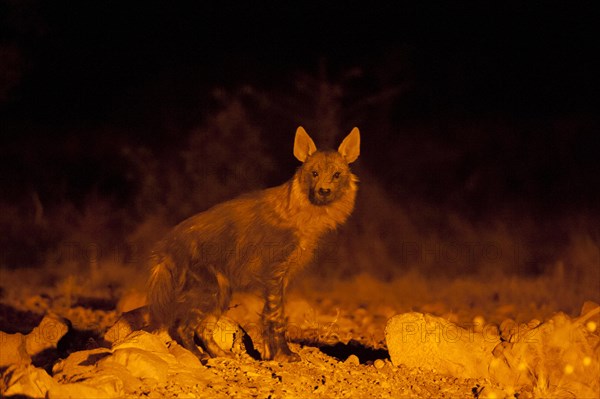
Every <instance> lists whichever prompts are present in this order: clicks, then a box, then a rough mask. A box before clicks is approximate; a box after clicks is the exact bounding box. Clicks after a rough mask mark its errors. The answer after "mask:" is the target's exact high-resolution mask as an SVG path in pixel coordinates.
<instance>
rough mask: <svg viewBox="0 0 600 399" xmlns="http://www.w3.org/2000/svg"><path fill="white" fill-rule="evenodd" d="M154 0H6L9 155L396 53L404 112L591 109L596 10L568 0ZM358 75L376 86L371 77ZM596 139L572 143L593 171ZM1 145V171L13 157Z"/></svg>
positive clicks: (586, 117) (2, 39)
mask: <svg viewBox="0 0 600 399" xmlns="http://www.w3.org/2000/svg"><path fill="white" fill-rule="evenodd" d="M160 3H161V4H159V2H123V1H101V2H92V1H83V2H72V1H52V2H45V1H41V0H38V1H36V0H31V1H25V2H18V1H7V0H3V1H1V2H0V46H1V49H2V54H4V56H3V58H4V59H3V60H2V63H3V64H4V65H3V66H2V69H1V71H0V72H1V73H2V75H1V76H2V80H3V81H2V82H1V83H2V86H1V87H0V89H1V90H2V92H0V101H1V102H0V107H1V108H0V118H1V119H2V125H3V127H2V130H3V133H2V137H3V138H2V142H3V144H2V145H3V147H5V148H9V150H6V151H8V152H9V154H10V156H12V157H13V158H15V157H18V155H15V154H16V153H17V154H18V152H19V149H21V148H27V149H28V151H29V153H30V154H31V153H33V154H34V155H33V156H35V154H36V151H38V152H40V151H52V149H51V148H52V145H50V147H47V146H48V143H49V142H48V141H47V140H46V139H43V138H42V136H49V135H54V136H59V137H60V136H61V135H64V134H65V132H70V131H71V130H70V129H71V128H78V129H81V128H90V129H89V131H90V132H94V131H98V130H97V129H95V128H98V127H107V126H108V127H118V128H121V130H119V131H121V132H122V131H129V132H131V133H129V134H132V135H134V134H138V135H139V133H135V132H139V131H144V132H146V133H144V134H147V135H148V136H150V135H152V134H159V135H160V132H158V133H157V132H156V131H153V130H152V129H153V127H156V126H157V125H160V124H159V123H158V124H157V119H158V118H159V117H160V115H162V114H164V113H165V112H171V113H173V114H174V115H176V117H177V116H181V119H182V120H183V119H186V118H188V119H189V120H188V121H187V122H182V123H189V124H191V125H193V124H194V123H198V120H197V118H199V117H200V116H201V115H199V116H197V117H193V116H190V114H193V113H195V112H198V110H199V109H202V106H203V104H205V103H206V104H208V103H209V101H210V96H211V91H212V90H213V88H215V87H226V88H227V87H229V88H235V87H239V86H240V85H242V84H247V83H249V84H252V85H254V86H255V87H259V88H262V89H264V90H271V89H278V90H286V89H288V88H289V87H292V85H293V84H290V82H293V81H294V79H295V76H296V74H297V73H298V72H302V71H308V72H309V73H313V74H314V73H316V71H317V70H318V65H319V61H320V60H325V61H326V62H327V65H328V68H329V70H330V74H331V75H332V76H336V74H339V73H342V72H343V71H345V70H348V69H350V68H353V67H360V68H362V69H363V70H364V71H366V73H367V74H369V73H372V72H373V73H374V71H378V72H377V73H378V74H379V75H378V76H385V74H386V71H384V72H382V71H381V70H382V69H385V68H387V66H391V67H390V68H392V69H393V68H396V70H395V71H389V75H394V74H396V75H401V74H402V73H404V72H403V71H402V70H401V69H402V68H405V70H406V76H408V80H409V81H410V83H411V87H412V89H411V90H409V92H408V93H407V94H406V96H405V97H404V98H403V99H402V101H400V105H401V107H399V108H401V109H398V110H397V111H398V112H397V113H396V116H395V118H396V119H397V120H404V119H406V120H416V121H417V123H418V122H419V121H429V120H431V119H435V118H438V117H439V115H446V117H447V114H450V115H451V117H452V115H456V116H457V117H460V118H462V119H461V120H464V119H465V118H466V119H469V118H472V119H478V118H490V117H491V118H498V119H499V120H503V119H504V118H509V119H512V120H517V121H524V122H523V123H524V124H527V123H530V124H531V123H532V122H530V121H531V120H534V121H535V120H553V119H555V118H558V119H560V117H562V116H565V117H571V118H575V119H578V118H581V120H583V121H584V122H582V123H584V124H588V125H589V124H590V123H591V124H593V125H594V126H595V124H596V122H597V103H598V101H597V100H596V97H597V95H598V88H599V87H598V76H597V75H598V72H597V71H598V70H600V66H599V65H598V63H597V61H595V55H597V52H598V46H597V44H598V39H597V38H598V37H599V36H600V35H598V32H597V31H598V29H597V28H596V27H595V25H597V20H596V19H595V18H594V15H593V13H592V12H591V11H592V10H589V9H585V8H583V6H579V5H577V6H574V5H572V4H571V3H570V2H539V3H537V5H536V4H534V3H530V2H527V5H523V4H525V3H524V2H496V3H494V4H493V5H490V4H491V3H487V2H486V3H481V2H473V3H471V2H467V3H463V2H459V3H456V4H452V5H442V4H441V3H435V5H428V3H426V2H420V1H414V2H381V3H376V2H339V3H338V2H333V3H331V2H322V3H321V4H319V3H317V2H310V3H306V2H297V4H292V3H289V4H287V3H286V4H285V5H281V4H282V3H275V2H267V3H264V4H261V5H260V6H257V5H256V4H251V3H250V2H248V3H244V4H242V3H241V2H234V1H231V2H219V5H218V6H216V5H215V4H217V3H216V2H193V3H192V2H190V3H178V5H176V6H171V5H169V6H167V5H165V4H166V3H164V2H160ZM192 4H193V5H192ZM403 57H404V58H403ZM394 60H396V61H394ZM399 71H400V72H399ZM392 80H393V79H392ZM365 81H366V82H367V83H365V84H366V85H367V88H366V89H365V92H369V87H368V85H369V84H373V82H374V81H376V79H373V80H369V79H365ZM165 110H170V111H165ZM533 123H534V124H535V122H533ZM539 129H541V128H538V130H539ZM158 130H160V128H158ZM371 130H376V129H371ZM584 130H585V132H589V131H590V129H584ZM591 130H594V129H591ZM101 131H102V132H106V130H101ZM151 132H153V133H151ZM287 133H288V132H286V134H287ZM89 134H94V133H89ZM102 134H105V133H102ZM120 134H121V133H120ZM499 134H501V133H499ZM577 134H579V133H577ZM586 134H588V133H584V135H586ZM373 137H375V136H373ZM145 138H148V137H145ZM145 138H142V140H143V139H145ZM593 141H594V140H592V139H591V138H590V137H589V136H584V137H582V138H581V141H579V139H577V143H580V144H578V145H575V147H577V148H580V147H583V148H584V153H585V158H586V159H585V162H586V163H585V164H583V166H581V168H585V169H586V173H587V174H590V175H591V172H590V171H589V167H590V166H593V167H597V165H589V161H590V159H589V158H590V155H589V154H590V153H591V151H592V150H591V149H589V148H588V147H589V146H588V144H589V143H592V142H593ZM557 143H558V145H560V143H561V142H560V141H558V142H557ZM4 155H6V154H4ZM30 156H32V155H30ZM9 158H10V157H5V161H4V162H1V163H0V164H1V165H2V168H3V169H5V170H4V171H3V173H4V175H7V174H12V173H13V170H11V168H14V162H12V161H6V159H9ZM574 162H575V163H576V162H577V160H574ZM548 173H552V171H550V172H548ZM578 173H579V171H578V170H577V168H575V172H572V174H578ZM587 174H586V178H587ZM568 176H570V175H567V178H568ZM6 181H7V183H6ZM5 183H6V184H9V185H14V184H15V181H14V179H8V180H7V179H5ZM585 184H586V185H588V183H585ZM587 193H588V192H586V193H583V194H581V195H587Z"/></svg>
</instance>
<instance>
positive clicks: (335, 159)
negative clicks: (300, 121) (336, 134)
mask: <svg viewBox="0 0 600 399" xmlns="http://www.w3.org/2000/svg"><path fill="white" fill-rule="evenodd" d="M359 153H360V133H359V131H358V128H356V127H355V128H354V129H352V131H351V132H350V134H348V136H346V138H345V139H344V140H343V141H342V144H340V146H339V148H338V150H337V151H334V150H325V151H318V150H317V147H316V146H315V143H314V141H313V140H312V139H311V138H310V136H309V135H308V133H306V131H305V130H304V128H303V127H302V126H300V127H299V128H298V129H297V130H296V139H295V140H294V156H295V157H296V158H298V160H299V161H301V162H303V164H302V166H301V167H300V169H299V170H298V178H299V179H300V183H301V185H302V188H303V191H304V193H305V194H307V195H308V199H309V201H310V202H311V203H312V204H313V205H327V204H330V203H332V202H334V201H336V200H338V199H340V198H342V197H343V196H344V195H345V194H346V193H347V192H348V190H350V189H351V188H352V187H354V185H353V182H354V181H353V179H356V177H355V176H354V175H353V174H352V173H351V172H350V167H349V166H348V165H349V164H351V163H352V162H354V161H355V160H356V158H358V155H359Z"/></svg>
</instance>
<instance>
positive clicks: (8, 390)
mask: <svg viewBox="0 0 600 399" xmlns="http://www.w3.org/2000/svg"><path fill="white" fill-rule="evenodd" d="M59 385H60V384H59V383H58V382H56V381H55V380H53V379H52V377H50V376H49V375H48V373H47V372H46V371H45V370H44V369H41V368H37V367H34V366H33V365H13V366H11V367H9V368H8V369H7V370H6V371H5V372H4V373H3V375H2V384H1V385H0V394H2V395H0V396H2V397H9V396H22V397H31V398H43V397H46V393H47V392H48V390H50V389H52V388H56V387H58V386H59Z"/></svg>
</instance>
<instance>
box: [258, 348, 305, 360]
mask: <svg viewBox="0 0 600 399" xmlns="http://www.w3.org/2000/svg"><path fill="white" fill-rule="evenodd" d="M264 359H265V360H275V361H277V362H282V363H291V362H299V361H300V360H302V358H301V357H300V355H299V354H297V353H296V352H292V350H291V349H290V348H289V347H288V346H287V344H282V345H277V346H271V347H269V345H267V346H266V347H265V356H264Z"/></svg>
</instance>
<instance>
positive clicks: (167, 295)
mask: <svg viewBox="0 0 600 399" xmlns="http://www.w3.org/2000/svg"><path fill="white" fill-rule="evenodd" d="M172 271H173V267H172V265H171V264H170V263H169V262H168V261H165V260H163V261H160V262H157V263H155V264H154V266H153V267H152V272H151V274H150V280H149V281H148V310H149V313H150V322H151V324H152V325H153V326H154V327H160V326H170V325H171V324H172V323H173V322H174V321H175V315H176V313H177V312H176V307H177V305H176V302H177V286H176V282H175V276H174V275H173V272H172Z"/></svg>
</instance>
